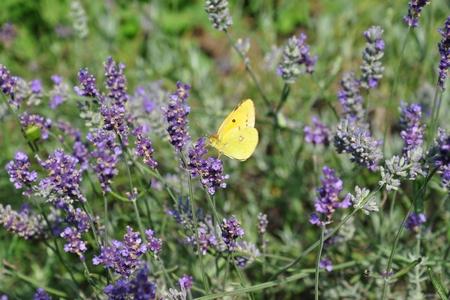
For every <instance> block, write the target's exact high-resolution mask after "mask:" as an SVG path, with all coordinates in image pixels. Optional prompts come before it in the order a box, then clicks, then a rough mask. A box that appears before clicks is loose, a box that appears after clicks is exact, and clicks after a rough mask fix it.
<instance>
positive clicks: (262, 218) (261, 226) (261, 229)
mask: <svg viewBox="0 0 450 300" xmlns="http://www.w3.org/2000/svg"><path fill="white" fill-rule="evenodd" d="M267 225H269V221H268V220H267V215H266V214H263V213H259V214H258V233H259V234H260V235H263V234H265V233H266V230H267Z"/></svg>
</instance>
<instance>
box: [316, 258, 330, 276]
mask: <svg viewBox="0 0 450 300" xmlns="http://www.w3.org/2000/svg"><path fill="white" fill-rule="evenodd" d="M319 267H320V268H321V269H325V270H326V271H327V272H331V271H333V263H332V262H331V260H330V259H329V258H326V257H324V258H322V259H321V260H320V262H319Z"/></svg>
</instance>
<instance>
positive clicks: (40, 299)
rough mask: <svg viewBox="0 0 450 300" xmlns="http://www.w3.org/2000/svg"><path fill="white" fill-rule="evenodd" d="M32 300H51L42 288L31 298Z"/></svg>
mask: <svg viewBox="0 0 450 300" xmlns="http://www.w3.org/2000/svg"><path fill="white" fill-rule="evenodd" d="M33 300H52V297H50V296H49V295H48V294H47V292H46V291H45V290H44V289H43V288H38V289H37V290H36V293H35V294H34V296H33Z"/></svg>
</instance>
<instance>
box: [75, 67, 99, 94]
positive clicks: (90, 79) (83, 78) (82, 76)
mask: <svg viewBox="0 0 450 300" xmlns="http://www.w3.org/2000/svg"><path fill="white" fill-rule="evenodd" d="M78 82H79V83H80V85H79V86H76V87H75V88H74V90H75V92H76V93H77V94H78V95H79V96H84V97H93V98H95V97H97V96H98V94H99V92H98V90H97V86H96V79H95V76H94V75H92V74H91V73H89V71H88V69H87V68H84V69H81V70H80V71H79V72H78Z"/></svg>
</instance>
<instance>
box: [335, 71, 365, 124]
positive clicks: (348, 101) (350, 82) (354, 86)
mask: <svg viewBox="0 0 450 300" xmlns="http://www.w3.org/2000/svg"><path fill="white" fill-rule="evenodd" d="M360 86H361V83H360V81H359V80H357V79H356V78H355V74H354V73H345V74H344V75H343V76H342V80H341V89H340V90H339V91H338V99H339V102H340V104H341V106H342V109H343V115H344V119H347V120H349V121H351V122H354V121H356V122H364V119H365V118H366V114H367V113H366V110H365V109H364V106H363V97H362V96H361V92H360Z"/></svg>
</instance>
